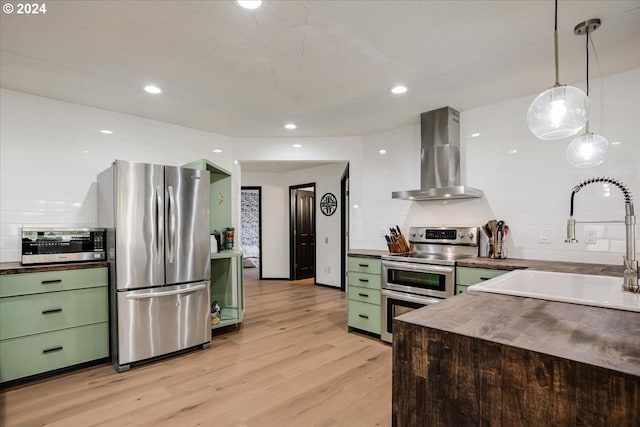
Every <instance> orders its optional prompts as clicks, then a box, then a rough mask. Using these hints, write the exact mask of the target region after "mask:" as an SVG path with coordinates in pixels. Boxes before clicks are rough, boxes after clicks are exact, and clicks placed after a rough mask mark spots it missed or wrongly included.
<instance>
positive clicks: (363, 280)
mask: <svg viewBox="0 0 640 427" xmlns="http://www.w3.org/2000/svg"><path fill="white" fill-rule="evenodd" d="M358 280H360V281H361V282H366V283H369V279H358Z"/></svg>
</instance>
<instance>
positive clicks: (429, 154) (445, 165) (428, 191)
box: [391, 107, 482, 201]
mask: <svg viewBox="0 0 640 427" xmlns="http://www.w3.org/2000/svg"><path fill="white" fill-rule="evenodd" d="M420 134H421V146H422V149H421V151H420V186H421V188H420V189H419V190H408V191H394V192H393V193H392V194H391V197H392V198H394V199H405V200H418V201H419V200H448V199H470V198H478V197H482V190H478V189H477V188H472V187H467V186H464V185H460V113H459V112H458V111H456V110H454V109H453V108H451V107H444V108H439V109H437V110H433V111H428V112H426V113H422V114H421V115H420Z"/></svg>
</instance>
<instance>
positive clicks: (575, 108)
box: [527, 86, 591, 140]
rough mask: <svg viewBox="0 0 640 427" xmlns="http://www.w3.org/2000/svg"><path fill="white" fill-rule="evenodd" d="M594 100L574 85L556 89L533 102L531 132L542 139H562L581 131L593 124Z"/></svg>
mask: <svg viewBox="0 0 640 427" xmlns="http://www.w3.org/2000/svg"><path fill="white" fill-rule="evenodd" d="M590 115H591V101H590V100H589V97H588V96H587V95H586V94H585V93H584V92H583V91H581V90H580V89H578V88H576V87H573V86H554V87H552V88H551V89H548V90H546V91H544V92H542V93H541V94H540V95H538V97H537V98H536V99H534V100H533V102H532V103H531V105H530V106H529V111H527V124H528V125H529V130H531V132H532V133H533V134H534V135H535V136H537V137H538V138H540V139H546V140H551V139H562V138H567V137H570V136H573V135H575V134H577V133H578V132H580V130H581V129H582V128H583V127H584V125H585V124H586V123H587V122H588V121H589V116H590Z"/></svg>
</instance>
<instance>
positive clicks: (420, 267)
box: [382, 261, 454, 273]
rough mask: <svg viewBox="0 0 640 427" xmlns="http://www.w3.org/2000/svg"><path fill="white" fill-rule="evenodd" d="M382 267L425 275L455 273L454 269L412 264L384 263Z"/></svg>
mask: <svg viewBox="0 0 640 427" xmlns="http://www.w3.org/2000/svg"><path fill="white" fill-rule="evenodd" d="M382 267H384V268H387V269H395V270H406V271H420V272H425V273H453V272H454V267H446V266H441V265H433V264H421V263H412V262H395V261H382Z"/></svg>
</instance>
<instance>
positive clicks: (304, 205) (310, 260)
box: [295, 190, 316, 280]
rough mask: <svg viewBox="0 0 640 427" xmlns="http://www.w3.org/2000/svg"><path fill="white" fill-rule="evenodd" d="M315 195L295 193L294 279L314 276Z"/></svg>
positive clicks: (310, 192)
mask: <svg viewBox="0 0 640 427" xmlns="http://www.w3.org/2000/svg"><path fill="white" fill-rule="evenodd" d="M314 208H315V195H314V192H313V191H308V190H297V191H296V211H295V279H296V280H299V279H308V278H310V277H315V274H316V230H315V218H314V215H315V209H314Z"/></svg>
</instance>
